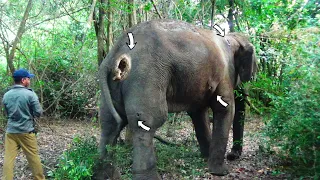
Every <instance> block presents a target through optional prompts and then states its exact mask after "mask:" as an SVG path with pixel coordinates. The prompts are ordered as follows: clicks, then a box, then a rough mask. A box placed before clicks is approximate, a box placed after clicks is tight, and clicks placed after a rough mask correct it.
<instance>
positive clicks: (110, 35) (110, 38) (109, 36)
mask: <svg viewBox="0 0 320 180" xmlns="http://www.w3.org/2000/svg"><path fill="white" fill-rule="evenodd" d="M108 7H109V9H108V14H107V17H108V22H107V23H108V24H107V40H106V41H107V50H106V54H108V52H109V51H110V49H111V47H112V45H113V33H112V21H113V9H112V6H111V0H108Z"/></svg>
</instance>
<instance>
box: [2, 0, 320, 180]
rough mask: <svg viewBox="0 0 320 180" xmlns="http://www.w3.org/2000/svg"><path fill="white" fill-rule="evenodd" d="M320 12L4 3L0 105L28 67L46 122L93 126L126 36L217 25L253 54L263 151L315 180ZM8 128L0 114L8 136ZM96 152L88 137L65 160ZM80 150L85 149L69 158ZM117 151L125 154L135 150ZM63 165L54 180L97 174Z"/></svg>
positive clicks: (127, 0)
mask: <svg viewBox="0 0 320 180" xmlns="http://www.w3.org/2000/svg"><path fill="white" fill-rule="evenodd" d="M319 10H320V3H319V1H317V0H294V1H292V0H243V1H240V0H228V1H225V0H211V1H208V0H150V1H147V0H60V1H56V0H25V1H18V0H1V1H0V82H1V83H0V98H2V96H3V94H4V93H5V92H6V90H7V88H8V87H9V86H10V85H11V84H12V79H11V75H12V73H13V71H14V70H15V69H18V68H22V67H23V68H26V69H28V70H30V71H31V72H33V73H34V74H36V78H35V80H33V82H32V88H33V89H34V90H35V91H36V93H37V94H38V96H39V98H40V101H41V103H42V105H43V107H44V110H45V115H46V116H52V117H55V118H58V119H61V118H65V119H77V120H78V121H81V120H87V119H91V120H94V121H97V118H96V117H97V108H98V107H99V103H98V99H99V95H100V92H99V90H98V83H97V79H96V74H97V69H98V66H99V64H100V63H101V61H102V60H103V58H104V57H105V56H106V54H107V53H108V51H109V50H110V48H112V46H113V44H114V42H115V41H116V40H117V37H118V36H119V35H120V34H121V33H122V32H123V30H125V29H128V28H129V27H131V26H134V25H135V24H137V23H140V22H143V21H147V20H152V19H160V18H170V19H179V20H183V21H187V22H189V23H192V24H195V25H197V26H199V27H202V28H207V29H212V25H214V24H219V25H220V26H221V27H223V28H224V29H226V31H231V32H233V31H237V32H242V33H245V34H247V35H248V36H249V37H250V39H251V41H252V42H253V43H254V45H255V48H256V53H257V57H258V60H259V73H258V76H257V79H256V81H254V82H251V83H248V84H245V86H246V87H247V88H249V89H250V96H249V101H248V104H249V105H250V106H248V107H249V109H250V111H252V112H253V113H256V114H257V116H259V117H262V119H263V123H264V124H265V125H264V128H263V129H262V134H263V136H262V137H261V139H262V141H261V144H260V149H261V150H262V151H264V152H265V153H268V154H271V155H272V156H274V157H279V158H280V159H281V166H279V168H280V169H281V171H288V172H290V173H293V174H294V175H295V176H296V177H301V178H304V177H307V178H314V179H319V178H320V175H319V174H320V152H319V150H320V121H319V120H320V101H319V100H320V70H319V68H320V52H319V51H320V36H319V34H320V28H319V26H320V21H319V19H320V14H319ZM0 100H1V99H0ZM1 109H2V110H3V107H1ZM5 122H6V120H5V117H4V116H2V115H1V116H0V125H1V131H2V132H3V127H4V126H5ZM0 143H2V142H0ZM92 146H93V147H92ZM95 146H96V143H95V142H94V140H92V139H91V138H88V139H87V140H81V139H75V140H74V148H71V150H70V151H67V152H66V153H65V154H64V157H68V158H74V159H77V158H80V156H81V155H82V154H81V153H96V151H92V150H90V148H93V149H94V147H95ZM77 147H81V148H83V147H85V148H84V149H86V148H89V151H87V152H77V151H72V150H76V149H77ZM81 148H80V149H81ZM117 148H118V151H120V152H122V153H124V154H125V153H127V154H126V155H124V154H121V155H124V157H126V156H127V155H128V151H127V150H128V148H130V147H128V148H124V149H122V150H121V148H123V147H116V148H115V149H117ZM78 149H79V148H78ZM119 149H120V150H119ZM173 151H174V150H173ZM94 158H95V156H94V154H93V156H92V159H94ZM90 159H91V158H90ZM63 162H64V161H63V159H62V160H61V162H60V168H61V169H58V170H57V171H55V172H52V176H53V177H56V179H67V178H69V179H74V178H75V177H77V179H86V178H84V177H87V178H89V179H90V177H91V176H92V167H93V165H92V164H93V162H94V161H90V160H89V161H86V162H85V163H84V162H83V161H82V160H80V162H79V163H82V164H83V163H84V164H86V165H87V166H85V168H84V170H83V169H82V170H81V172H83V173H79V172H78V170H79V169H77V168H79V166H78V165H77V164H75V165H74V166H71V165H70V161H65V164H63ZM74 162H75V161H72V163H74ZM127 163H128V162H127ZM129 166H130V162H129ZM81 167H82V166H81ZM79 171H80V170H79ZM164 171H165V169H164ZM72 172H73V173H74V174H70V173H72ZM68 173H69V174H68ZM75 175H77V176H75Z"/></svg>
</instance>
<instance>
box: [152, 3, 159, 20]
mask: <svg viewBox="0 0 320 180" xmlns="http://www.w3.org/2000/svg"><path fill="white" fill-rule="evenodd" d="M151 3H152V5H153V7H154V9H155V10H156V13H157V14H158V16H159V18H160V19H162V17H161V14H160V13H159V11H158V9H157V6H156V5H155V3H154V1H153V0H151Z"/></svg>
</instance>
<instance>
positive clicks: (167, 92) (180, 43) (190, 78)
mask: <svg viewBox="0 0 320 180" xmlns="http://www.w3.org/2000/svg"><path fill="white" fill-rule="evenodd" d="M128 32H132V34H133V35H134V39H135V41H136V42H137V44H136V46H135V47H134V48H133V49H132V50H130V49H129V48H128V46H127V44H126V42H128V36H127V33H128ZM255 67H256V61H255V56H254V49H253V46H252V44H250V43H249V41H248V40H247V39H246V38H245V37H243V36H241V35H239V34H229V35H227V36H225V37H220V36H217V35H216V34H215V32H214V31H210V30H204V29H200V28H197V27H195V26H193V25H190V24H188V23H185V22H181V21H173V20H157V21H149V22H144V23H141V24H139V25H137V26H135V27H133V28H131V29H129V30H128V31H127V32H125V33H124V34H123V35H122V37H120V39H119V40H118V42H117V43H116V45H115V46H114V47H113V49H112V50H111V51H110V53H109V54H108V55H107V57H106V58H105V59H104V60H103V62H102V64H101V65H100V69H99V81H100V85H101V90H102V98H101V106H100V116H101V121H102V135H101V141H100V150H101V156H102V158H104V157H105V156H106V151H105V146H106V144H112V143H114V142H115V141H116V138H117V137H118V135H119V133H120V131H121V130H122V128H123V127H124V126H126V125H127V124H129V127H130V128H131V129H132V130H133V179H136V180H138V179H139V180H141V179H148V180H149V179H160V178H159V175H158V174H157V171H156V158H155V153H154V147H153V136H154V134H155V132H156V130H157V129H158V128H159V127H160V126H161V125H162V124H163V123H164V122H165V121H166V119H167V114H168V112H179V111H187V112H188V114H189V115H190V116H191V118H192V122H193V124H194V126H195V130H196V136H197V139H198V141H199V144H200V150H201V153H202V155H204V156H206V157H208V167H209V171H210V172H211V173H212V174H215V175H225V174H227V173H228V170H227V166H226V165H225V163H224V155H225V152H226V146H227V141H228V134H229V129H230V127H231V124H232V120H233V117H234V112H235V101H234V92H233V91H234V89H235V88H236V86H237V85H238V84H239V83H240V80H241V81H242V82H246V81H249V80H250V79H251V77H252V76H253V74H254V72H255ZM217 95H219V96H222V99H223V101H224V102H226V103H227V104H228V106H227V107H224V106H223V105H222V104H221V103H219V102H218V101H217ZM208 108H211V109H212V110H213V113H214V120H213V121H214V128H213V130H212V134H213V135H212V136H211V132H210V131H211V130H210V127H209V120H208V111H207V110H208ZM138 121H143V124H144V125H146V126H148V127H150V128H151V129H150V130H149V131H147V130H144V129H143V128H141V127H139V126H138Z"/></svg>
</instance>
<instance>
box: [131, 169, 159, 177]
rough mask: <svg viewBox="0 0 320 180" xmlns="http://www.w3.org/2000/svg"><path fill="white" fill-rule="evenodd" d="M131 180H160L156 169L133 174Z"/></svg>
mask: <svg viewBox="0 0 320 180" xmlns="http://www.w3.org/2000/svg"><path fill="white" fill-rule="evenodd" d="M133 180H161V178H160V176H159V174H158V173H157V170H156V168H154V169H152V170H144V171H141V172H139V173H138V172H134V173H133Z"/></svg>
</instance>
